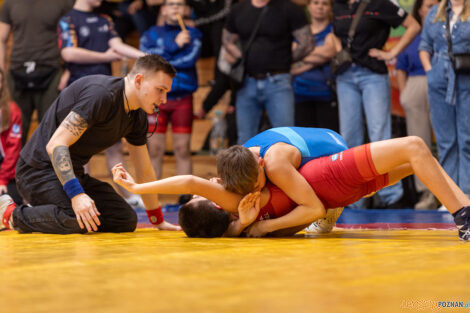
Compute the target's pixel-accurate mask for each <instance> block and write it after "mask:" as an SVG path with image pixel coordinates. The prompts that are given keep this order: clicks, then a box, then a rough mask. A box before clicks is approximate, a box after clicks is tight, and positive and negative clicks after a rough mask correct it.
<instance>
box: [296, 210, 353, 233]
mask: <svg viewBox="0 0 470 313" xmlns="http://www.w3.org/2000/svg"><path fill="white" fill-rule="evenodd" d="M343 209H344V208H336V209H329V210H327V212H326V215H325V217H324V218H321V219H319V220H317V221H315V222H313V223H312V224H310V226H308V227H307V228H305V232H306V233H307V234H326V233H329V232H331V231H332V230H333V227H334V226H335V225H336V221H337V220H338V218H339V216H340V215H341V213H342V212H343Z"/></svg>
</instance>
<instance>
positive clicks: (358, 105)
mask: <svg viewBox="0 0 470 313" xmlns="http://www.w3.org/2000/svg"><path fill="white" fill-rule="evenodd" d="M357 72H359V68H358V67H357V66H356V65H352V66H351V67H350V68H349V69H348V70H346V71H345V72H344V73H342V74H340V75H338V77H337V78H336V86H337V87H336V88H337V91H338V111H339V126H340V134H341V136H343V138H344V140H345V141H346V144H347V145H348V147H349V148H353V147H356V146H359V145H361V144H363V143H364V120H363V107H362V101H363V100H362V91H361V90H360V88H359V85H358V83H357V79H358V78H357V76H358V74H357ZM349 207H351V208H364V207H365V200H364V199H361V200H359V201H357V202H355V203H353V204H352V205H349Z"/></svg>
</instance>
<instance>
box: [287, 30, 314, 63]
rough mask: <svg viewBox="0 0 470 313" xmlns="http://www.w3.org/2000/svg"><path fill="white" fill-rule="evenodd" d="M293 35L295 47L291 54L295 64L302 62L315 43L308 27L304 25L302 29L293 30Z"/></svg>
mask: <svg viewBox="0 0 470 313" xmlns="http://www.w3.org/2000/svg"><path fill="white" fill-rule="evenodd" d="M293 35H294V38H295V39H296V40H297V47H296V48H295V50H294V51H293V52H292V61H293V62H296V61H299V60H302V59H303V58H304V57H305V56H306V55H308V54H309V53H310V52H311V51H312V50H313V48H315V42H314V41H313V36H312V33H311V32H310V26H309V25H305V26H304V27H301V28H299V29H297V30H295V31H294V32H293Z"/></svg>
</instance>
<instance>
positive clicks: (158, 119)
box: [140, 0, 202, 202]
mask: <svg viewBox="0 0 470 313" xmlns="http://www.w3.org/2000/svg"><path fill="white" fill-rule="evenodd" d="M184 10H185V1H184V0H166V2H165V3H164V5H163V7H162V15H163V18H164V20H165V25H163V26H152V27H151V28H150V29H149V30H148V31H147V32H145V34H144V35H143V36H142V38H141V40H140V49H141V50H142V51H144V52H146V53H149V54H158V55H160V56H162V57H164V58H165V59H166V60H168V62H170V64H171V65H173V66H174V67H175V69H176V70H177V74H176V77H175V78H174V79H173V87H172V90H171V92H170V93H168V100H167V101H166V103H165V101H164V103H162V105H161V106H160V112H159V113H154V114H153V115H149V116H148V118H149V129H148V131H149V133H153V132H154V131H155V130H156V134H154V135H153V136H150V138H148V148H149V154H150V158H151V161H152V165H153V168H154V169H155V173H156V175H157V178H158V179H160V178H161V177H162V162H163V155H164V153H165V146H166V131H167V126H168V123H169V122H171V129H172V133H173V150H174V153H175V159H176V174H178V175H181V174H191V173H192V161H191V150H190V141H191V131H192V121H193V95H192V94H193V92H194V91H196V89H197V87H198V84H197V73H196V61H197V59H198V57H199V54H200V51H201V37H202V35H201V32H200V31H199V30H198V29H197V28H193V27H189V26H185V28H186V29H181V27H180V25H179V24H178V15H179V16H183V14H184ZM184 199H187V197H180V201H181V202H185V201H184ZM187 200H189V199H187Z"/></svg>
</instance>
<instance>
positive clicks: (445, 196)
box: [370, 136, 470, 213]
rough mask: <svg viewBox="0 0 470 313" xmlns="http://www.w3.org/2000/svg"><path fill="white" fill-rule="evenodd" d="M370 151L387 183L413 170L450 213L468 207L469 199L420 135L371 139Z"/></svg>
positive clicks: (411, 172) (377, 168) (409, 173)
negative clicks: (375, 140) (387, 177)
mask: <svg viewBox="0 0 470 313" xmlns="http://www.w3.org/2000/svg"><path fill="white" fill-rule="evenodd" d="M370 151H371V156H372V161H373V162H374V165H375V168H376V170H377V172H378V173H379V174H385V173H389V180H390V184H392V183H395V182H396V181H398V180H399V179H401V178H403V177H406V176H408V175H411V174H413V173H414V174H415V175H416V176H418V178H419V179H420V180H421V181H422V182H423V183H424V184H425V185H426V186H427V187H428V188H429V190H430V191H431V192H432V193H433V194H434V195H435V196H436V197H437V198H438V199H439V201H441V203H442V204H444V206H445V207H446V208H447V209H448V210H449V212H450V213H454V212H456V211H458V210H459V209H461V208H462V207H465V206H470V199H469V198H468V197H467V196H466V195H465V194H464V193H463V192H462V190H461V189H460V188H459V187H458V186H457V185H456V184H455V183H454V182H453V181H452V179H451V178H450V177H449V175H447V173H446V172H445V171H444V169H443V168H442V167H441V165H440V164H439V162H437V160H436V159H435V158H434V157H433V155H432V154H431V151H429V149H428V147H427V146H426V144H425V143H424V141H423V140H422V139H421V138H419V137H415V136H410V137H404V138H395V139H390V140H384V141H378V142H373V143H371V144H370Z"/></svg>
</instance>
